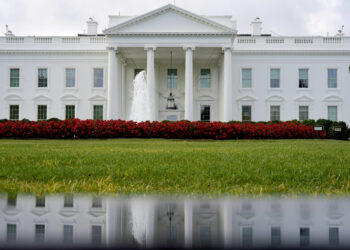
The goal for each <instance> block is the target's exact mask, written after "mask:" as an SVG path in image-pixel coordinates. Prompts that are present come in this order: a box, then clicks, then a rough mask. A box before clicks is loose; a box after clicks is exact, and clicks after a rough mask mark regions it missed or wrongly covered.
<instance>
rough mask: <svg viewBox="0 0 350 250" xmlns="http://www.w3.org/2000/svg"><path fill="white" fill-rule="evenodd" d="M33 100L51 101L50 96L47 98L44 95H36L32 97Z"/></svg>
mask: <svg viewBox="0 0 350 250" xmlns="http://www.w3.org/2000/svg"><path fill="white" fill-rule="evenodd" d="M33 101H37V102H39V101H41V102H48V101H51V99H50V98H48V97H47V96H44V95H38V96H36V97H34V98H33Z"/></svg>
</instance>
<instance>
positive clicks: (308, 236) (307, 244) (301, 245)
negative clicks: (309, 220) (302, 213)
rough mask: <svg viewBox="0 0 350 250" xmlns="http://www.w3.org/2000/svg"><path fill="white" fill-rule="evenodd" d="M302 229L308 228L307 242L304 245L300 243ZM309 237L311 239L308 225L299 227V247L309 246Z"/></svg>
mask: <svg viewBox="0 0 350 250" xmlns="http://www.w3.org/2000/svg"><path fill="white" fill-rule="evenodd" d="M302 229H307V230H308V234H307V242H306V244H305V245H304V244H303V243H302V238H301V237H302V235H301V230H302ZM310 239H311V233H310V227H300V228H299V246H300V247H309V246H310Z"/></svg>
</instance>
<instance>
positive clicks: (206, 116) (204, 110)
mask: <svg viewBox="0 0 350 250" xmlns="http://www.w3.org/2000/svg"><path fill="white" fill-rule="evenodd" d="M201 121H202V122H209V121H210V106H209V105H201Z"/></svg>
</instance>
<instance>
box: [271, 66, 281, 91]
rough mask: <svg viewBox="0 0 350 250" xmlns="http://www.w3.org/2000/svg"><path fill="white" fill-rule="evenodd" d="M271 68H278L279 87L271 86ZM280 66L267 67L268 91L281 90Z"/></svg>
mask: <svg viewBox="0 0 350 250" xmlns="http://www.w3.org/2000/svg"><path fill="white" fill-rule="evenodd" d="M272 69H279V70H280V87H279V88H271V70H272ZM282 72H283V70H282V67H281V66H274V65H270V67H269V68H268V76H267V77H268V81H267V89H268V90H269V91H281V90H282Z"/></svg>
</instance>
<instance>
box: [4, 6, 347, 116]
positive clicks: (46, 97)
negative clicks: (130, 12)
mask: <svg viewBox="0 0 350 250" xmlns="http://www.w3.org/2000/svg"><path fill="white" fill-rule="evenodd" d="M261 27H262V22H261V21H260V19H259V18H256V19H255V20H253V22H252V23H251V30H252V31H251V34H240V33H239V32H238V31H237V27H236V22H235V21H233V20H232V17H231V16H199V15H197V14H194V13H191V12H189V11H187V10H184V9H181V8H179V7H177V6H174V5H166V6H164V7H162V8H159V9H156V10H154V11H151V12H149V13H146V14H144V15H140V16H110V17H109V27H108V28H107V29H105V30H104V31H103V34H98V33H97V22H96V21H94V20H92V19H90V20H89V21H88V32H87V34H81V35H78V36H72V37H41V36H40V37H39V36H14V35H13V34H12V33H11V32H9V31H8V32H7V33H6V36H3V37H0V119H11V120H18V119H19V120H21V119H24V118H26V119H30V120H45V119H49V118H53V117H55V118H59V119H65V118H73V117H75V118H80V119H124V120H128V119H129V117H130V111H131V103H132V96H133V80H134V78H135V75H136V73H138V72H139V71H141V70H145V71H146V74H147V86H148V88H147V91H148V93H147V95H148V96H149V98H150V100H152V101H151V102H150V103H149V105H151V106H152V109H151V110H152V112H151V114H150V119H149V120H158V121H162V120H183V119H186V120H191V121H196V120H203V121H224V122H226V121H231V120H239V121H240V120H244V121H269V120H293V119H297V120H305V119H320V118H325V119H331V120H338V121H340V120H342V121H345V122H347V123H350V110H349V108H348V107H350V37H346V36H344V35H343V34H342V32H339V33H338V34H337V35H335V36H326V37H322V36H314V37H299V36H298V37H287V36H271V35H269V34H262V33H261V30H262V29H261ZM170 55H171V56H170ZM170 57H171V59H170ZM170 93H171V94H172V97H173V98H174V100H175V104H176V108H173V107H174V106H171V107H170V106H169V101H172V100H171V98H169V96H170Z"/></svg>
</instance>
